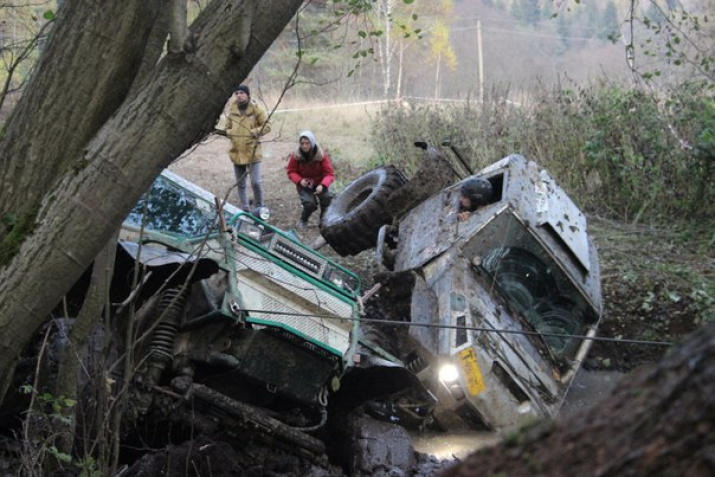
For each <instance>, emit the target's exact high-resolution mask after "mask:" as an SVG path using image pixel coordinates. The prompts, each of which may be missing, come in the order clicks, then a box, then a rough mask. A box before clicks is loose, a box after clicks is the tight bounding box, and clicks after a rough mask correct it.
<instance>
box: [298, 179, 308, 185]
mask: <svg viewBox="0 0 715 477" xmlns="http://www.w3.org/2000/svg"><path fill="white" fill-rule="evenodd" d="M299 184H300V186H301V187H310V181H309V180H308V179H301V180H300V182H299Z"/></svg>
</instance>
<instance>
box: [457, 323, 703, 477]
mask: <svg viewBox="0 0 715 477" xmlns="http://www.w3.org/2000/svg"><path fill="white" fill-rule="evenodd" d="M477 475H509V476H520V475H529V476H536V475H544V476H562V475H563V476H573V475H598V476H629V475H633V476H640V475H658V476H681V475H692V476H700V475H702V476H705V475H715V323H711V324H710V325H708V326H707V327H705V328H703V329H702V330H698V331H697V332H696V333H695V334H693V335H691V336H690V338H689V339H688V340H687V341H686V342H685V343H684V344H683V345H682V346H680V347H678V348H675V349H673V350H672V351H671V352H670V353H669V354H668V355H667V356H666V357H665V358H664V359H663V361H661V362H660V363H657V364H654V365H652V366H649V367H647V368H642V369H640V370H637V371H634V372H633V373H631V374H630V375H629V376H627V377H625V378H623V379H622V380H621V385H620V386H619V387H618V388H617V389H616V390H615V391H614V392H613V394H611V396H609V397H608V398H606V399H605V400H604V401H602V402H601V403H600V404H598V405H597V406H596V407H594V408H592V409H590V410H589V411H587V412H584V413H581V414H577V415H574V416H572V417H571V418H569V419H564V420H559V421H557V422H555V423H549V422H544V423H541V424H539V425H537V426H535V427H532V428H531V429H528V430H526V431H525V432H522V433H521V434H520V435H519V436H518V437H516V438H515V439H510V440H509V442H506V443H503V444H501V445H499V446H496V447H493V448H490V449H487V450H485V451H483V452H479V453H476V454H472V455H471V456H469V457H468V458H467V459H465V460H464V461H463V462H461V463H460V464H458V465H457V466H455V467H453V468H452V469H450V470H449V471H447V472H445V473H444V474H443V477H468V476H469V477H471V476H477Z"/></svg>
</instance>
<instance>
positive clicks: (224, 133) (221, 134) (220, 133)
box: [214, 129, 226, 137]
mask: <svg viewBox="0 0 715 477" xmlns="http://www.w3.org/2000/svg"><path fill="white" fill-rule="evenodd" d="M214 134H218V135H219V136H223V137H226V131H225V130H224V129H214Z"/></svg>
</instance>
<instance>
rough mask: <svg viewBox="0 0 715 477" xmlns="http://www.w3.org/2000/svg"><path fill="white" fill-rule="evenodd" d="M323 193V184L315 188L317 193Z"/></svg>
mask: <svg viewBox="0 0 715 477" xmlns="http://www.w3.org/2000/svg"><path fill="white" fill-rule="evenodd" d="M322 193H323V185H322V184H321V185H319V186H318V187H316V188H315V195H320V194H322Z"/></svg>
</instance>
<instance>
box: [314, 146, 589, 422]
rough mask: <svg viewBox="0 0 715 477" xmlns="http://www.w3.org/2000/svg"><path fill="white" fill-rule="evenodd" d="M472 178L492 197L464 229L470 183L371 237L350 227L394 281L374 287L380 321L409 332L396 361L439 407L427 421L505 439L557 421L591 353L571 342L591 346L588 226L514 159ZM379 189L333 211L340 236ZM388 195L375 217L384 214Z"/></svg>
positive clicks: (544, 177)
mask: <svg viewBox="0 0 715 477" xmlns="http://www.w3.org/2000/svg"><path fill="white" fill-rule="evenodd" d="M430 154H434V150H432V151H430ZM381 174H382V175H383V176H385V177H387V176H389V175H391V174H393V175H394V173H393V172H391V171H390V170H387V171H383V172H382V173H381ZM378 175H380V174H378ZM373 176H375V174H374V173H373ZM476 176H477V177H480V178H483V179H486V180H488V181H489V182H490V183H491V185H492V189H493V191H494V193H493V196H492V198H491V200H490V202H489V203H488V204H487V205H485V206H483V207H481V208H479V209H478V210H477V211H475V212H473V213H472V214H471V215H470V217H469V218H468V219H467V220H465V221H458V220H457V211H458V205H459V196H460V188H461V184H462V182H464V181H466V180H469V178H466V179H464V180H463V181H460V182H457V183H456V184H454V185H452V186H449V187H447V188H444V189H442V190H440V191H439V192H437V193H436V194H435V195H432V196H431V197H429V198H428V199H426V200H422V201H421V202H419V203H418V204H417V205H415V206H413V207H410V208H408V209H407V210H406V211H405V213H404V214H402V215H398V216H394V217H392V219H393V222H392V223H384V224H383V225H382V226H381V227H380V228H379V230H377V229H375V227H376V226H377V222H379V220H383V221H385V219H386V217H384V216H383V217H381V218H380V219H378V221H377V222H376V221H373V220H372V219H368V218H367V217H366V216H363V217H362V218H361V219H359V220H357V221H355V220H353V221H354V222H360V221H361V220H362V221H363V222H370V223H371V226H372V227H373V231H372V233H373V234H374V236H376V237H377V242H378V243H377V244H376V255H377V258H378V260H379V261H381V262H382V263H383V264H384V265H385V266H386V267H387V268H388V269H390V270H391V272H389V273H385V274H382V275H381V277H380V278H381V279H382V289H381V291H380V302H381V304H382V309H383V312H384V315H383V316H381V317H380V318H383V319H384V318H387V319H389V320H395V321H400V322H404V323H405V324H406V325H408V326H402V327H398V328H399V329H400V330H402V331H401V332H399V333H398V334H397V335H398V336H399V337H400V339H399V345H398V347H399V356H400V357H401V358H402V359H403V360H404V362H405V365H406V366H407V367H408V368H409V369H411V370H412V371H413V372H414V373H416V375H417V376H418V377H419V379H420V381H421V382H422V383H423V384H424V386H425V387H426V388H427V389H429V391H430V392H431V393H432V394H433V396H434V397H435V398H436V404H434V408H433V415H434V417H435V418H436V419H437V421H438V423H439V424H440V426H441V427H442V428H445V429H450V430H458V429H464V428H472V429H474V428H486V429H504V428H507V427H510V426H513V425H517V424H520V423H523V422H525V421H526V420H528V419H531V418H533V417H541V416H553V415H555V414H556V413H557V412H558V410H559V407H560V404H561V403H562V400H563V398H564V396H565V393H566V392H567V390H568V387H569V384H570V383H571V381H572V379H573V378H574V375H575V373H576V372H577V371H578V369H579V367H580V365H581V362H582V361H583V359H584V357H585V356H586V353H587V351H588V348H589V346H590V344H591V340H588V339H582V338H580V337H583V336H588V335H591V336H592V335H593V334H595V331H596V329H597V326H598V323H599V319H600V316H601V309H602V306H601V292H600V276H599V263H598V257H597V252H596V249H595V247H594V245H593V243H592V241H591V240H590V238H589V236H588V234H587V228H586V219H585V217H584V215H583V214H582V213H581V212H580V211H579V209H578V208H577V207H576V205H575V204H574V203H573V202H572V201H571V199H570V198H569V197H568V196H567V195H566V193H565V192H564V191H563V190H562V189H561V188H560V187H559V186H558V185H557V184H556V182H555V181H554V179H553V178H552V177H551V175H550V174H549V173H548V172H547V171H545V170H541V169H540V168H539V167H538V166H537V165H536V164H535V163H534V162H530V161H527V160H526V159H524V158H523V157H521V156H518V155H512V156H508V157H506V158H504V159H502V160H500V161H499V162H497V163H495V164H493V165H491V166H489V167H487V168H486V169H484V170H482V171H480V172H478V173H477V174H476ZM360 181H361V179H358V180H357V181H356V182H357V183H358V184H359V183H360ZM362 181H363V183H365V180H364V179H362ZM368 182H369V181H368ZM387 182H389V181H387ZM398 182H399V181H398ZM378 183H379V181H373V183H372V185H370V186H369V187H364V186H362V187H359V188H358V189H360V190H351V189H354V188H353V187H352V184H351V185H349V186H348V187H347V188H346V192H347V193H348V197H347V198H343V199H341V198H340V197H338V198H337V199H336V201H337V207H343V208H347V209H349V210H348V214H347V216H344V217H342V218H341V219H340V220H341V221H343V222H344V223H343V225H342V227H343V228H344V229H345V228H349V227H348V226H347V225H346V224H349V222H350V220H351V219H350V217H349V216H350V214H352V215H354V216H360V215H361V213H362V210H365V209H366V206H367V205H368V204H367V203H369V202H371V196H374V195H379V194H380V192H379V189H380V188H381V187H380V186H379V184H378ZM402 183H404V181H402ZM408 185H409V183H408ZM405 187H406V186H405ZM388 189H395V187H392V186H390V187H388ZM396 189H397V190H398V191H399V190H400V188H399V187H398V188H396ZM395 194H397V192H391V193H389V194H386V198H385V199H382V200H378V202H382V205H378V206H376V207H383V208H386V207H387V205H386V204H390V203H391V202H394V200H395V199H394V198H395ZM357 197H359V198H360V199H356V198H357ZM372 202H375V201H372ZM348 203H350V204H352V205H349V206H348V205H346V204H348ZM372 206H374V207H375V205H374V203H373V204H372ZM368 208H369V207H368ZM328 213H330V211H329V212H328ZM369 215H371V216H374V214H373V213H371V214H369ZM346 217H347V219H346ZM334 219H336V217H335V216H333V217H332V220H334ZM385 222H386V221H385ZM323 225H324V227H325V226H326V225H327V226H328V227H327V228H328V229H330V223H327V224H326V223H324V224H323ZM359 228H360V229H361V230H365V229H366V228H367V227H366V224H365V223H362V224H360V225H359ZM329 232H330V230H329ZM342 233H345V232H344V231H343V232H342ZM356 233H358V232H357V231H356ZM324 235H325V234H324ZM327 235H328V237H330V233H328V234H327ZM328 242H329V243H330V241H328ZM338 247H339V245H338ZM356 251H357V248H354V249H353V250H352V251H351V253H355V252H356ZM397 303H403V306H395V304H397ZM405 304H406V306H405Z"/></svg>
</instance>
